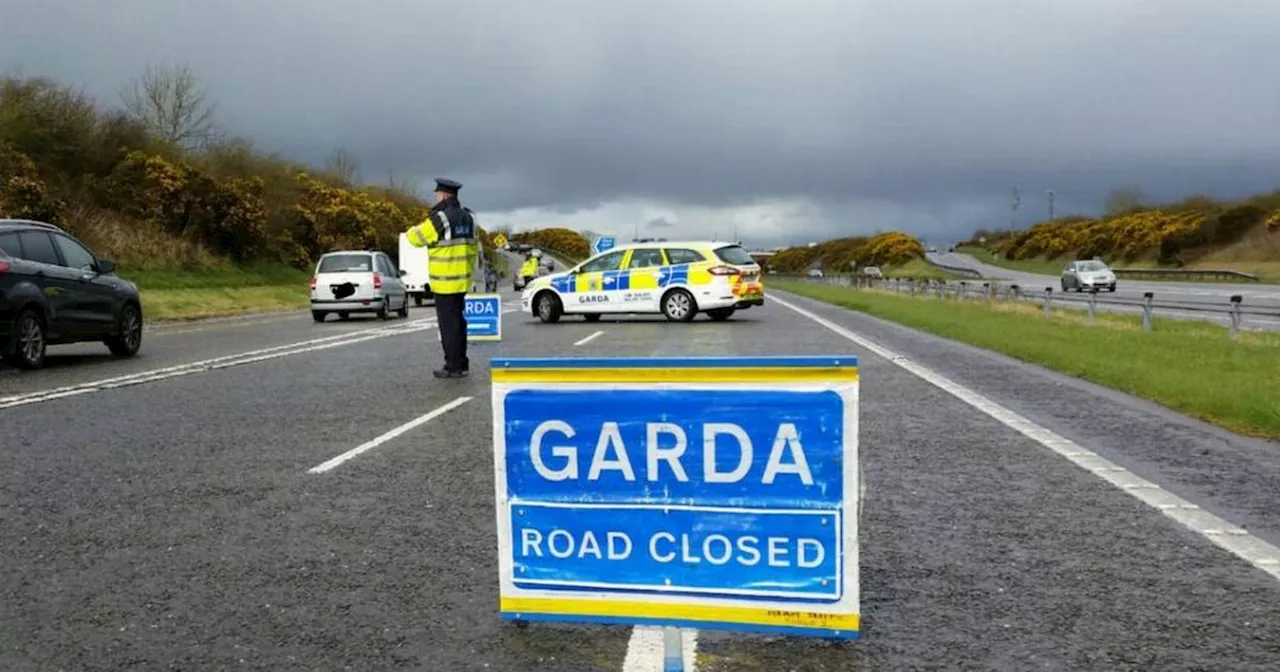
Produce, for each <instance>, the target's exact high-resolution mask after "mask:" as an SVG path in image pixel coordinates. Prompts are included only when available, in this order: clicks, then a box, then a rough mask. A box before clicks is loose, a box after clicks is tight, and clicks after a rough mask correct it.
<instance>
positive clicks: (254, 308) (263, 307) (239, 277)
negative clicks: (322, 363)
mask: <svg viewBox="0 0 1280 672" xmlns="http://www.w3.org/2000/svg"><path fill="white" fill-rule="evenodd" d="M118 274H119V275H120V277H122V278H126V279H128V280H132V281H133V282H135V283H137V285H138V291H139V292H140V293H141V295H142V307H143V311H144V313H145V314H146V316H147V321H149V322H156V321H171V320H195V319H202V318H208V317H225V316H230V315H240V314H251V313H268V312H278V311H286V310H303V309H305V308H306V307H307V306H308V305H309V304H308V295H309V285H308V281H309V279H310V277H311V275H310V273H308V272H307V271H300V270H298V269H296V268H291V267H289V266H285V265H283V264H280V265H268V264H262V265H254V266H247V267H234V266H227V267H223V268H216V269H207V270H188V269H177V268H122V269H120V271H119V273H118Z"/></svg>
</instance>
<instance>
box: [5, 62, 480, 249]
mask: <svg viewBox="0 0 1280 672" xmlns="http://www.w3.org/2000/svg"><path fill="white" fill-rule="evenodd" d="M428 211H429V204H428V203H426V202H425V201H424V200H422V199H420V198H419V197H417V196H416V195H415V194H413V193H411V192H410V191H409V190H407V189H404V188H396V187H391V186H388V187H377V186H357V185H356V184H355V182H354V180H353V179H351V176H350V175H345V174H343V173H342V172H341V171H334V170H316V169H313V168H310V167H306V166H302V165H299V164H295V163H291V162H287V161H283V160H281V159H278V158H275V157H271V156H267V155H264V154H262V153H260V152H256V151H254V149H253V147H252V145H251V144H250V143H249V142H247V141H245V140H243V139H234V138H233V139H228V140H212V141H210V142H207V143H204V144H202V145H201V146H199V147H198V148H188V147H184V146H180V145H179V144H176V143H174V142H169V141H167V140H164V139H162V138H158V137H155V135H154V134H153V133H152V132H151V131H150V130H148V126H147V125H146V124H145V123H144V120H141V119H137V118H134V117H131V116H130V115H129V114H126V113H125V112H122V111H115V110H108V109H104V108H102V107H100V106H99V105H97V104H96V103H95V102H94V101H92V100H90V99H89V98H87V97H86V96H84V95H83V94H81V93H79V92H77V91H75V90H74V89H71V88H69V87H64V86H60V85H58V84H56V83H54V82H52V81H50V80H47V79H42V78H29V79H19V78H14V77H6V78H0V217H12V218H24V219H35V220H41V221H46V222H50V223H53V224H57V225H59V226H62V227H63V228H65V229H67V230H68V231H70V232H71V233H72V234H74V235H76V236H77V237H79V238H81V239H83V240H84V241H85V242H86V243H88V244H89V245H90V246H91V247H93V248H94V249H95V251H97V252H98V253H99V254H101V255H103V256H104V257H107V258H111V259H114V260H116V261H117V262H119V263H120V264H121V266H122V269H123V270H125V271H127V270H128V269H129V267H134V268H143V267H149V268H165V267H168V268H188V269H199V268H205V267H218V266H225V265H227V264H228V263H229V262H231V263H235V264H248V263H284V264H289V265H292V266H294V267H296V268H306V267H308V266H310V265H311V264H313V263H314V262H315V260H316V259H317V257H319V255H321V254H323V253H324V252H327V251H329V250H332V249H337V248H358V249H363V248H378V249H382V250H386V251H387V252H389V253H391V254H392V255H393V256H394V255H395V254H396V252H397V249H398V243H397V239H398V236H399V234H400V232H401V231H404V230H405V229H407V228H408V227H409V226H412V225H413V224H415V223H417V222H420V221H422V219H423V218H425V217H426V214H427V212H428ZM480 217H482V215H478V216H477V219H480ZM481 238H482V242H483V244H484V246H485V247H486V248H487V249H488V250H490V251H491V250H492V249H493V243H492V240H490V237H489V235H488V233H487V232H485V231H484V230H483V229H482V230H481Z"/></svg>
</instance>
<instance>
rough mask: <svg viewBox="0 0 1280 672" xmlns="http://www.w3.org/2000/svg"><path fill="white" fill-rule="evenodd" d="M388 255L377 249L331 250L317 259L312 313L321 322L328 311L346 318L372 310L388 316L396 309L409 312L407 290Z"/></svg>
mask: <svg viewBox="0 0 1280 672" xmlns="http://www.w3.org/2000/svg"><path fill="white" fill-rule="evenodd" d="M404 274H405V273H404V271H400V270H396V266H395V264H394V263H392V262H391V257H388V256H387V255H386V254H384V253H382V252H377V251H369V250H343V251H339V252H330V253H328V254H326V255H324V256H322V257H320V261H318V262H316V272H315V274H314V275H312V276H311V317H312V318H314V319H315V321H316V322H324V318H326V317H328V315H329V313H337V314H338V318H339V319H343V320H345V319H347V318H349V317H350V316H351V314H352V313H374V314H376V315H377V316H378V317H380V318H382V319H384V320H385V319H387V318H389V317H390V316H391V313H392V312H395V313H396V314H397V315H399V316H400V317H408V316H409V293H408V291H407V290H406V289H405V286H404V282H403V281H402V280H401V277H403V276H404Z"/></svg>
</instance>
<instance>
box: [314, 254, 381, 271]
mask: <svg viewBox="0 0 1280 672" xmlns="http://www.w3.org/2000/svg"><path fill="white" fill-rule="evenodd" d="M372 270H373V258H372V257H370V256H369V255H367V254H334V255H330V256H327V257H325V258H323V259H321V260H320V268H319V269H318V270H317V271H316V272H317V273H368V272H370V271H372Z"/></svg>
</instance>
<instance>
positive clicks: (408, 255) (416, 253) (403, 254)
mask: <svg viewBox="0 0 1280 672" xmlns="http://www.w3.org/2000/svg"><path fill="white" fill-rule="evenodd" d="M430 263H431V262H430V259H428V255H427V248H425V247H414V246H413V244H412V243H410V242H409V234H407V233H401V234H400V270H402V271H404V272H405V273H404V277H403V278H401V279H402V280H404V288H405V291H407V292H408V293H409V296H411V297H413V303H414V305H418V306H421V305H422V302H423V301H426V300H427V299H429V298H431V297H432V294H431V282H430V281H429V280H428V279H427V277H428V276H427V271H428V270H429V269H430Z"/></svg>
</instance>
